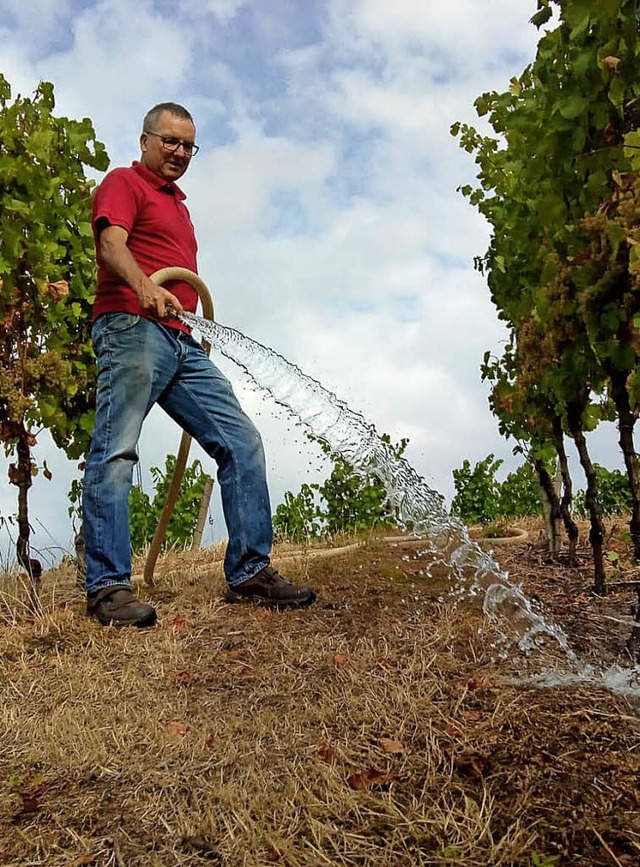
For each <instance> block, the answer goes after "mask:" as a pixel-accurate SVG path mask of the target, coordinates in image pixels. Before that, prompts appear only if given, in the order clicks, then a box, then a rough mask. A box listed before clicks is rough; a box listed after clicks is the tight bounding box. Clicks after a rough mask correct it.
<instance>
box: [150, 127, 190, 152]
mask: <svg viewBox="0 0 640 867" xmlns="http://www.w3.org/2000/svg"><path fill="white" fill-rule="evenodd" d="M145 135H154V136H155V137H156V138H159V139H160V141H161V142H162V147H163V148H164V149H165V150H166V151H169V153H172V154H174V153H175V152H176V151H177V150H178V148H179V147H180V145H182V152H183V153H184V155H185V156H186V157H194V156H195V155H196V154H197V153H198V151H199V150H200V147H199V145H197V144H194V143H193V142H191V141H182V139H179V138H172V137H171V136H169V135H159V134H158V133H157V132H147V131H146V130H145Z"/></svg>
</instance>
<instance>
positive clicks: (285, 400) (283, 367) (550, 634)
mask: <svg viewBox="0 0 640 867" xmlns="http://www.w3.org/2000/svg"><path fill="white" fill-rule="evenodd" d="M179 318H180V319H181V320H182V321H183V322H184V323H186V324H187V325H189V326H190V327H192V328H196V329H197V330H198V331H199V332H200V333H201V334H202V336H203V337H205V338H206V339H207V340H209V341H210V342H211V343H212V344H213V345H214V346H215V348H216V350H218V351H219V352H221V353H222V354H223V355H225V356H227V357H228V358H230V359H231V360H232V361H234V362H235V363H236V364H238V365H240V366H241V367H242V368H243V369H244V370H245V371H246V372H247V374H248V375H249V377H250V378H251V379H252V380H253V382H255V383H256V385H257V386H258V387H259V388H261V389H264V390H265V391H267V392H268V393H269V394H270V395H271V397H272V398H273V399H274V400H275V401H276V402H277V403H278V404H280V405H282V406H283V407H285V408H286V409H287V410H288V411H289V412H290V413H291V414H292V415H293V416H294V417H295V418H296V419H297V420H298V421H299V422H302V423H303V424H304V425H305V426H306V427H307V428H308V429H309V431H310V432H311V433H312V434H313V435H314V436H316V437H318V438H319V439H321V440H323V441H324V442H326V443H327V445H328V446H329V448H330V450H331V452H332V453H333V454H334V455H341V456H342V457H343V458H345V459H346V460H347V461H348V462H349V463H350V464H352V465H353V467H354V468H356V470H358V471H359V472H360V473H362V475H363V476H371V475H375V476H376V477H377V478H378V479H380V481H381V482H382V484H383V485H384V487H385V490H386V492H387V496H388V498H389V502H390V504H391V507H392V510H393V514H394V516H395V518H396V520H397V522H398V523H399V524H400V526H401V527H403V528H404V529H405V530H406V531H408V532H409V533H411V534H412V535H414V536H415V537H417V538H419V539H420V540H423V541H424V550H425V551H428V552H429V553H430V554H432V555H433V556H434V557H435V558H436V561H437V562H440V563H442V564H443V565H445V566H446V567H447V568H448V569H449V570H450V571H451V573H452V574H453V577H454V578H455V580H454V581H452V588H454V591H453V592H455V593H457V594H459V595H460V596H465V597H473V596H477V597H479V601H481V603H482V607H483V610H484V612H485V613H486V614H487V615H488V616H489V617H490V618H493V619H496V620H499V621H501V622H502V623H503V624H504V625H506V626H507V628H508V630H509V632H510V633H511V634H513V635H514V638H515V640H516V641H517V643H518V646H519V647H520V649H521V650H523V651H527V652H528V651H531V650H534V649H536V648H539V647H541V646H542V645H546V644H548V643H549V641H552V642H553V643H554V644H556V645H557V646H558V647H559V648H560V649H561V650H562V657H563V671H564V672H565V673H567V672H568V675H569V676H570V677H571V678H573V679H574V680H587V681H590V682H593V681H594V679H596V678H597V681H598V682H599V683H600V684H601V685H604V686H608V687H609V688H612V689H615V690H616V691H618V692H626V691H629V690H631V691H632V692H636V691H640V667H636V668H635V669H634V668H631V669H620V668H618V667H617V666H616V667H615V668H613V669H610V670H609V671H608V672H600V673H596V672H595V671H594V670H593V668H592V667H591V666H586V665H583V664H582V663H581V662H580V661H579V660H578V659H577V657H576V655H575V654H574V652H573V651H572V649H571V648H570V647H569V643H568V641H567V637H566V635H565V633H564V632H563V630H562V629H561V628H560V627H559V626H557V625H555V624H553V623H549V622H548V621H547V620H546V619H545V618H544V617H543V616H542V615H541V614H539V613H538V612H536V611H534V609H533V608H532V605H531V603H530V601H529V600H528V599H527V597H526V596H525V595H524V593H523V592H522V590H521V589H520V588H519V587H517V586H514V585H513V584H511V583H510V582H509V579H508V576H507V574H506V573H505V572H504V571H502V570H501V569H500V566H499V565H498V563H496V562H495V560H493V558H492V557H491V556H490V554H488V553H487V552H486V551H484V550H483V549H482V548H481V547H480V545H479V544H478V543H477V542H475V541H473V540H472V539H471V538H470V537H469V532H468V530H467V528H466V526H465V525H464V524H463V523H462V522H461V521H460V520H458V519H457V518H455V517H454V516H452V515H450V514H449V512H448V511H447V509H446V508H445V504H444V498H443V497H442V496H441V495H440V494H439V493H438V492H437V491H434V490H433V489H432V488H430V487H429V486H428V485H427V483H426V481H425V480H424V479H423V478H422V477H421V476H419V475H418V473H417V472H416V471H415V470H414V469H413V467H412V466H411V465H410V464H409V463H408V462H407V461H406V460H405V459H404V458H402V457H398V456H397V455H396V454H395V453H394V451H393V449H392V447H391V446H390V445H389V444H387V443H386V442H384V440H383V439H382V438H381V437H380V436H379V435H378V433H377V432H376V430H375V428H374V426H373V425H371V424H369V423H368V422H367V421H366V420H365V418H364V417H363V416H362V415H360V414H359V413H357V412H354V411H353V410H351V409H350V408H349V407H348V406H347V405H346V404H345V403H344V402H343V401H341V400H340V399H339V398H338V397H336V395H334V394H333V393H332V392H330V391H328V390H327V389H325V388H324V387H323V386H322V385H321V384H320V383H319V382H317V381H316V380H315V379H312V378H311V377H310V376H307V375H306V374H304V373H303V372H302V371H301V370H300V369H299V368H298V367H296V366H295V365H294V364H291V363H290V362H289V361H287V360H286V359H285V358H283V357H282V356H281V355H279V354H278V353H277V352H274V350H272V349H268V348H267V347H265V346H263V345H262V344H260V343H258V342H257V341H254V340H251V339H250V338H248V337H246V336H245V335H244V334H241V333H240V332H239V331H236V330H235V329H233V328H229V327H228V326H224V325H220V324H219V323H217V322H213V321H211V320H208V319H204V318H202V317H200V316H196V315H195V314H192V313H186V312H185V313H181V314H180V315H179ZM554 671H555V670H552V671H547V672H546V674H545V677H546V681H545V683H546V684H547V685H550V684H551V683H552V681H553V677H554ZM562 677H565V674H563V675H562ZM558 678H560V675H558ZM557 682H558V683H560V682H563V681H562V680H561V679H558V681H557Z"/></svg>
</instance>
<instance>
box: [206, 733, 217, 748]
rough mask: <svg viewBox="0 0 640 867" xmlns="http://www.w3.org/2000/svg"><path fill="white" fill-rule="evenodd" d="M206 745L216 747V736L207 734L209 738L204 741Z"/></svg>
mask: <svg viewBox="0 0 640 867" xmlns="http://www.w3.org/2000/svg"><path fill="white" fill-rule="evenodd" d="M204 745H205V747H208V748H209V749H211V748H212V747H215V745H216V739H215V737H214V736H213V735H207V738H206V740H205V742H204Z"/></svg>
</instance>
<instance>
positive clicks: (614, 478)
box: [573, 464, 633, 518]
mask: <svg viewBox="0 0 640 867" xmlns="http://www.w3.org/2000/svg"><path fill="white" fill-rule="evenodd" d="M593 467H594V470H595V474H596V482H597V487H598V500H599V502H600V508H601V509H602V514H603V515H607V516H608V517H611V516H612V515H626V514H629V512H630V511H631V509H632V507H633V497H632V494H631V489H630V487H629V479H628V477H627V476H626V475H625V474H624V473H622V472H620V470H608V469H607V468H606V467H603V466H601V465H600V464H594V465H593ZM573 505H574V509H575V512H576V514H577V515H579V517H581V518H585V517H586V516H587V508H586V504H585V492H584V491H578V492H577V493H576V496H575V499H574V503H573Z"/></svg>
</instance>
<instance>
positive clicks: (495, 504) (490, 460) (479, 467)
mask: <svg viewBox="0 0 640 867" xmlns="http://www.w3.org/2000/svg"><path fill="white" fill-rule="evenodd" d="M502 463H503V461H501V460H496V458H495V455H493V454H491V455H487V457H486V458H484V460H481V461H478V462H477V463H476V465H475V466H474V468H473V469H471V464H470V463H469V461H468V460H464V461H463V462H462V467H461V468H460V469H458V470H454V471H453V482H454V485H455V489H456V495H455V497H454V498H453V501H452V503H451V512H452V513H453V514H454V515H458V516H459V517H460V518H461V519H462V520H463V521H465V522H466V523H467V524H486V523H488V522H489V521H493V520H494V519H495V518H497V517H498V515H499V514H500V485H499V483H498V482H497V481H496V477H495V475H496V471H497V470H498V469H499V468H500V467H501V466H502Z"/></svg>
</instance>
